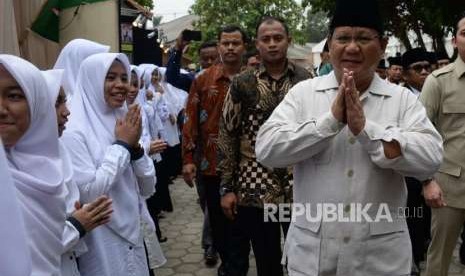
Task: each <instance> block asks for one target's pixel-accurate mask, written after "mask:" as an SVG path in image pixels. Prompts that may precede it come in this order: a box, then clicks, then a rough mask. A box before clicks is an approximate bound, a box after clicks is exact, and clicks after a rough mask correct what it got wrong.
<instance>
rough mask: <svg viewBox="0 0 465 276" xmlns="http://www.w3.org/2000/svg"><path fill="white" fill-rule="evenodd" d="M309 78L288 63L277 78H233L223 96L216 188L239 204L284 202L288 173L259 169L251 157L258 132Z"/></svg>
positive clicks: (260, 73) (255, 73)
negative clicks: (235, 197) (218, 185)
mask: <svg viewBox="0 0 465 276" xmlns="http://www.w3.org/2000/svg"><path fill="white" fill-rule="evenodd" d="M309 77H310V74H309V73H308V72H307V71H306V70H305V69H303V68H301V67H299V66H296V65H294V64H292V63H290V62H288V65H287V67H286V71H285V73H284V74H283V76H282V77H281V78H280V79H279V80H276V79H274V78H272V77H271V76H270V75H269V74H268V73H267V72H266V70H265V68H264V67H263V66H261V67H260V68H259V69H256V70H249V71H246V72H243V73H242V74H240V75H238V76H237V77H235V78H234V79H233V81H232V83H231V87H230V89H229V91H228V94H227V95H226V99H225V102H224V105H223V113H222V117H221V122H220V130H219V131H220V132H219V139H218V151H219V160H220V162H219V165H218V171H220V173H221V178H222V181H221V187H222V189H224V190H225V191H233V192H235V193H236V194H237V195H238V197H239V204H240V205H245V206H254V207H260V208H263V203H281V202H289V200H290V196H291V194H292V191H291V186H292V173H291V170H290V169H272V168H267V167H264V166H262V165H261V164H260V163H258V162H257V159H256V157H255V142H256V138H257V133H258V130H259V129H260V126H261V125H262V124H263V123H264V122H265V121H266V120H267V119H268V117H269V116H270V115H271V113H272V112H273V110H274V109H275V108H276V106H278V104H279V103H280V102H281V100H282V99H283V98H284V96H285V95H286V94H287V92H288V91H289V89H290V88H291V87H292V86H294V85H295V84H296V83H298V82H300V81H303V80H305V79H308V78H309Z"/></svg>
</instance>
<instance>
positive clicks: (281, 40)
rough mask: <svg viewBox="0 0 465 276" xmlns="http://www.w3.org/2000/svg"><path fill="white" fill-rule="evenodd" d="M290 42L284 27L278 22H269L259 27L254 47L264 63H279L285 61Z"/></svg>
mask: <svg viewBox="0 0 465 276" xmlns="http://www.w3.org/2000/svg"><path fill="white" fill-rule="evenodd" d="M290 41H291V40H290V38H289V36H288V35H287V34H286V30H285V29H284V26H283V25H282V24H281V23H280V22H278V21H271V22H264V23H262V24H261V25H260V26H259V28H258V31H257V41H256V42H255V46H256V47H257V51H258V53H259V54H260V58H261V59H262V61H263V62H264V63H280V62H284V61H285V60H286V57H287V47H288V46H289V42H290Z"/></svg>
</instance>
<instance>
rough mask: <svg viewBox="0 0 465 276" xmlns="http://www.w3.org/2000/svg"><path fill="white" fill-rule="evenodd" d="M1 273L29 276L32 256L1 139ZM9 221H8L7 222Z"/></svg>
mask: <svg viewBox="0 0 465 276" xmlns="http://www.w3.org/2000/svg"><path fill="white" fill-rule="evenodd" d="M0 176H1V183H2V184H1V185H0V219H1V220H2V221H3V223H1V224H0V244H1V245H2V251H3V254H1V255H0V275H10V276H29V275H30V274H31V256H30V253H29V248H28V247H27V244H26V237H27V236H26V230H25V228H24V227H25V226H24V220H23V215H22V213H21V211H20V208H19V206H20V203H19V202H18V199H17V194H16V191H15V186H14V184H13V180H12V179H11V175H10V172H9V171H8V164H7V160H6V156H5V152H4V151H3V144H2V141H1V140H0ZM6 221H8V223H6Z"/></svg>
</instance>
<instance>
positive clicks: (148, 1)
mask: <svg viewBox="0 0 465 276" xmlns="http://www.w3.org/2000/svg"><path fill="white" fill-rule="evenodd" d="M135 1H136V2H137V3H139V4H141V5H142V6H144V7H147V8H149V9H153V0H135Z"/></svg>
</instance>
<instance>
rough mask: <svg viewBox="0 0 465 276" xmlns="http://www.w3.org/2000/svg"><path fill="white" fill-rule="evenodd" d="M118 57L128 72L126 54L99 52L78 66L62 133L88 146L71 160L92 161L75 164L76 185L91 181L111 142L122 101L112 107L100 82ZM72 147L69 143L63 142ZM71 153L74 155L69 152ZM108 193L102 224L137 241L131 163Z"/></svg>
mask: <svg viewBox="0 0 465 276" xmlns="http://www.w3.org/2000/svg"><path fill="white" fill-rule="evenodd" d="M115 60H119V61H120V62H121V63H122V64H123V66H124V67H125V69H126V72H127V74H128V77H129V76H130V75H131V70H130V65H129V61H128V58H127V57H126V55H124V54H116V53H101V54H95V55H92V56H90V57H88V58H87V59H85V60H84V61H83V62H82V64H81V68H80V70H79V74H78V82H77V86H76V95H75V96H76V97H79V100H78V99H75V101H73V102H72V104H71V107H70V109H71V110H70V111H71V114H73V115H72V116H71V118H70V121H69V123H68V128H67V130H66V131H65V133H64V134H63V136H64V137H66V136H68V135H69V136H75V137H79V139H81V140H83V141H85V143H86V147H87V149H88V150H86V151H84V152H76V151H71V152H70V153H71V155H72V160H75V158H79V156H80V155H88V156H89V157H90V158H91V159H92V160H93V164H85V165H83V164H79V165H77V164H75V165H74V167H73V169H74V175H75V178H74V179H75V181H76V184H77V185H78V186H80V185H83V184H87V183H90V182H93V181H95V172H96V170H97V168H99V167H100V166H101V164H102V160H103V159H104V155H105V151H106V149H107V148H108V147H109V146H111V145H112V144H113V143H114V142H115V139H116V138H115V134H114V133H115V130H114V129H115V124H116V119H117V118H123V116H124V115H125V114H126V112H127V108H126V105H123V107H121V108H116V109H113V108H111V107H109V106H108V105H107V103H106V102H105V99H104V83H105V77H106V75H107V72H108V70H109V69H110V66H111V65H112V63H113V62H114V61H115ZM67 146H68V147H72V145H67ZM73 154H75V155H77V156H73ZM108 196H109V197H110V198H112V199H113V204H112V207H113V211H114V212H113V215H112V218H111V221H110V222H109V223H108V224H106V225H107V226H108V227H110V228H111V229H113V230H114V232H115V233H116V234H118V235H120V236H121V237H123V238H125V239H126V240H128V241H129V242H132V243H134V244H136V243H137V241H138V238H139V234H140V212H139V199H138V186H137V180H136V177H135V175H134V172H133V169H132V166H128V167H126V168H125V170H124V171H123V172H122V173H121V174H119V175H118V177H117V178H116V180H115V183H114V184H113V186H112V188H111V189H110V191H109V192H108Z"/></svg>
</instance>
